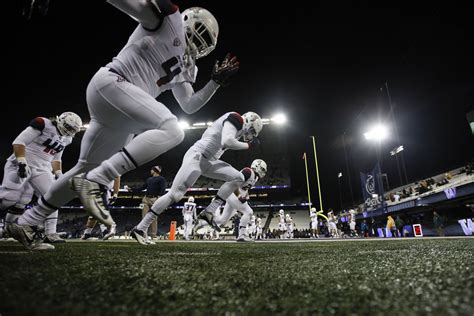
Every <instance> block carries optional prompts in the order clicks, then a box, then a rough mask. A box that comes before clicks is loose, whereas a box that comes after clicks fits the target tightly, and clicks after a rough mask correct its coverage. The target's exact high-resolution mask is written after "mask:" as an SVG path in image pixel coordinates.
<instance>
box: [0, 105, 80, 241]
mask: <svg viewBox="0 0 474 316" xmlns="http://www.w3.org/2000/svg"><path fill="white" fill-rule="evenodd" d="M81 127H82V120H81V118H80V117H79V116H78V115H77V114H75V113H73V112H64V113H62V114H61V115H59V116H57V117H54V118H51V119H48V118H45V117H37V118H35V119H33V120H32V121H31V122H30V124H29V126H28V127H27V128H26V129H24V130H23V131H22V132H21V133H20V134H19V135H18V136H17V137H16V138H15V140H14V141H13V154H12V155H11V156H10V157H9V158H8V159H7V162H6V164H5V168H4V174H3V182H2V186H1V187H0V199H1V208H2V209H3V210H6V217H5V222H6V230H7V231H8V230H9V229H10V227H11V225H12V224H13V223H14V222H15V221H16V220H17V219H18V217H20V215H22V214H23V212H24V209H25V206H26V204H28V203H29V202H30V201H31V199H32V198H33V195H34V194H36V195H38V196H41V195H43V194H45V193H46V192H47V190H48V189H49V188H50V187H51V185H52V184H53V182H54V179H55V178H56V179H58V178H61V177H62V166H61V157H62V155H63V152H64V148H65V147H66V146H67V145H69V144H70V143H71V142H72V138H73V137H74V135H75V134H76V133H77V132H79V131H80V130H81ZM57 222H58V210H57V209H54V210H53V212H51V213H50V214H49V215H48V216H47V217H44V218H43V220H42V221H41V222H40V223H38V226H41V227H44V233H45V235H46V237H45V241H46V242H49V243H57V242H64V239H62V238H60V237H59V236H58V235H57V234H56V225H57ZM30 249H31V250H40V249H52V248H51V247H49V246H42V245H40V243H35V244H32V245H31V247H30Z"/></svg>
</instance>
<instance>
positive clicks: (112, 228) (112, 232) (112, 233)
mask: <svg viewBox="0 0 474 316" xmlns="http://www.w3.org/2000/svg"><path fill="white" fill-rule="evenodd" d="M116 229H117V225H116V224H115V223H113V224H112V226H110V228H109V232H108V233H107V234H105V235H104V240H107V239H110V238H112V237H114V236H115V232H116Z"/></svg>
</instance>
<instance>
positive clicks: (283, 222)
mask: <svg viewBox="0 0 474 316" xmlns="http://www.w3.org/2000/svg"><path fill="white" fill-rule="evenodd" d="M280 224H285V214H280Z"/></svg>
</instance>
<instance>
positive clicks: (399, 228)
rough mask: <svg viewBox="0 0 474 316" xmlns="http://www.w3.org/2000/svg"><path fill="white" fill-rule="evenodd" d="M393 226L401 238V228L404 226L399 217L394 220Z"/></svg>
mask: <svg viewBox="0 0 474 316" xmlns="http://www.w3.org/2000/svg"><path fill="white" fill-rule="evenodd" d="M395 226H396V227H397V234H398V237H403V226H405V222H404V221H403V219H402V218H401V217H400V216H399V215H398V216H397V219H395Z"/></svg>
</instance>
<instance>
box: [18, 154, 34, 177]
mask: <svg viewBox="0 0 474 316" xmlns="http://www.w3.org/2000/svg"><path fill="white" fill-rule="evenodd" d="M16 161H17V162H18V170H17V174H18V176H19V177H20V178H22V179H24V178H26V177H28V176H29V175H30V174H31V169H30V167H29V166H28V163H27V162H26V159H25V157H18V158H16Z"/></svg>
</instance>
